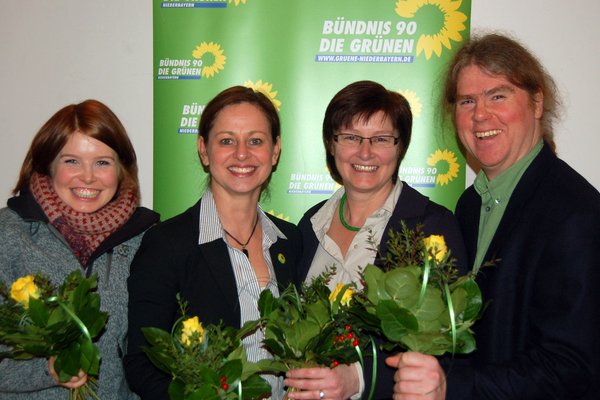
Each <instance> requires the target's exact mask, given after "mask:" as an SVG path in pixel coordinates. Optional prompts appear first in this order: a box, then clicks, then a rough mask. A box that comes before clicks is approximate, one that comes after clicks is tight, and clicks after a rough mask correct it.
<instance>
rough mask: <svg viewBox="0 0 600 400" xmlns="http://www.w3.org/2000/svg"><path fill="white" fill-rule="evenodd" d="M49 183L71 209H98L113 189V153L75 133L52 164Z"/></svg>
mask: <svg viewBox="0 0 600 400" xmlns="http://www.w3.org/2000/svg"><path fill="white" fill-rule="evenodd" d="M52 185H53V187H54V191H55V192H56V194H57V195H58V197H60V199H61V200H62V201H64V202H65V203H66V204H67V205H68V206H69V207H71V208H72V209H73V210H75V211H78V212H84V213H92V212H95V211H98V210H99V209H100V208H102V207H104V206H105V205H106V204H107V203H108V202H110V201H111V200H112V198H113V197H114V196H115V194H116V192H117V188H118V186H119V167H118V162H117V155H116V153H115V152H114V151H113V150H112V149H111V148H110V147H108V146H107V145H106V144H104V143H102V142H101V141H99V140H97V139H94V138H92V137H89V136H86V135H84V134H82V133H80V132H75V133H74V134H72V135H71V136H70V137H69V139H68V140H67V143H66V144H65V145H64V147H63V148H62V150H61V151H60V153H59V154H58V156H57V157H56V159H55V160H54V162H53V163H52Z"/></svg>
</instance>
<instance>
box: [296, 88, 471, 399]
mask: <svg viewBox="0 0 600 400" xmlns="http://www.w3.org/2000/svg"><path fill="white" fill-rule="evenodd" d="M411 128H412V114H411V110H410V106H409V104H408V102H407V100H406V99H405V98H404V97H402V96H401V95H400V94H398V93H396V92H392V91H389V90H387V89H386V88H384V87H383V86H382V85H380V84H378V83H376V82H371V81H359V82H354V83H352V84H350V85H348V86H346V87H345V88H343V89H342V90H341V91H339V92H338V93H337V94H336V95H335V96H334V98H333V99H332V100H331V102H330V103H329V105H328V107H327V110H326V112H325V118H324V121H323V143H324V145H325V150H326V153H327V155H326V159H327V166H328V168H329V171H330V173H331V177H332V178H333V179H334V180H335V181H336V182H338V183H339V184H341V185H343V187H342V188H340V189H339V190H338V191H337V192H336V193H334V194H333V196H332V197H331V198H330V199H329V200H327V201H324V202H321V203H319V204H317V205H315V206H314V207H312V208H311V209H309V210H308V211H307V212H306V214H305V215H304V217H303V218H302V219H301V221H300V223H299V227H300V230H301V231H302V235H303V240H304V242H303V244H304V251H305V253H304V257H303V258H304V259H303V262H302V263H301V266H300V274H301V277H305V280H307V281H310V280H311V279H312V277H314V276H317V275H319V274H320V273H322V272H323V271H324V270H325V269H326V268H327V267H329V266H332V265H335V266H336V274H335V275H334V276H333V278H332V280H331V281H330V282H329V285H330V287H331V288H332V289H333V288H334V287H335V286H336V284H338V283H344V284H345V283H349V282H355V283H356V284H357V285H358V286H359V287H360V286H361V283H360V271H361V269H362V268H364V267H365V266H366V265H367V264H368V263H377V260H376V256H377V252H376V251H375V250H373V249H372V247H373V246H372V245H370V243H372V240H373V239H374V240H375V243H378V244H379V251H380V253H381V254H384V253H385V251H386V242H387V240H388V232H389V230H390V228H391V229H394V230H396V231H398V230H399V229H400V223H401V221H404V222H405V223H406V224H407V226H408V227H409V228H411V229H414V228H415V227H416V226H417V225H418V224H422V225H423V230H424V232H425V234H426V235H429V234H438V235H444V236H445V239H446V241H447V244H448V246H449V248H450V249H451V250H452V253H453V254H454V255H455V256H457V258H458V259H459V262H460V260H463V259H465V257H464V248H463V243H462V237H461V236H460V233H459V228H458V225H457V223H456V221H455V219H454V216H453V215H452V213H451V212H450V211H449V210H447V209H446V208H444V207H442V206H440V205H438V204H435V203H433V202H431V201H429V199H428V198H427V197H425V196H423V195H421V194H420V193H418V192H417V191H416V190H415V189H413V188H411V187H410V186H408V185H407V184H406V183H403V182H402V181H400V180H398V170H399V168H400V163H401V161H402V159H403V158H404V155H405V154H406V150H407V149H408V145H409V143H410V137H411ZM384 358H385V355H380V356H379V357H378V360H381V361H380V362H378V365H377V375H376V376H377V379H376V388H375V392H374V398H376V399H381V398H391V397H392V386H393V373H394V371H395V369H392V368H388V367H386V366H385V365H384V361H383V360H384ZM372 369H373V368H372V365H371V366H368V365H365V371H364V372H365V376H364V377H363V376H362V371H361V368H360V366H359V365H358V364H357V365H340V366H338V367H336V368H333V369H329V368H305V369H298V370H293V371H290V372H288V374H287V379H286V382H285V383H286V385H288V386H289V387H295V388H299V389H301V390H302V391H299V392H292V393H290V394H289V398H290V399H324V398H326V399H348V398H352V399H354V398H360V396H361V394H362V393H369V391H370V386H371V383H372V382H371V374H372Z"/></svg>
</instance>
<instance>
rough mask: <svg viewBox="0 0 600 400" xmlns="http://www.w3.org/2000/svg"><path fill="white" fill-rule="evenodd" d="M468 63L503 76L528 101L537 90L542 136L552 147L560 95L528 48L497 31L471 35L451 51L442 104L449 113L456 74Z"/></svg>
mask: <svg viewBox="0 0 600 400" xmlns="http://www.w3.org/2000/svg"><path fill="white" fill-rule="evenodd" d="M470 65H474V66H477V67H479V68H482V69H484V70H486V71H488V72H489V73H491V74H493V75H501V76H504V77H505V78H506V79H508V81H509V82H511V83H512V84H513V85H515V86H517V87H518V88H520V89H523V90H525V91H526V92H528V93H529V98H530V101H531V102H533V101H535V96H536V95H537V94H539V93H541V94H542V96H543V101H544V111H543V113H542V118H541V119H540V127H541V131H542V137H543V139H544V140H545V141H546V142H548V144H549V145H550V146H551V147H552V148H553V149H554V148H555V144H554V128H553V123H554V120H555V119H557V118H558V115H559V110H560V106H561V101H560V95H559V92H558V89H557V87H556V84H555V82H554V79H552V77H551V76H550V75H549V74H548V73H547V72H546V70H545V69H544V67H543V66H542V64H541V63H540V61H539V60H538V59H537V58H536V57H535V56H534V55H533V54H532V53H531V52H530V51H529V50H527V49H526V48H525V47H524V46H523V45H522V44H520V43H518V42H517V41H516V40H514V39H512V38H510V37H508V36H505V35H500V34H497V33H488V34H484V35H482V36H474V37H473V38H471V39H470V40H469V41H468V42H467V43H465V45H464V46H463V47H462V48H460V49H459V50H458V52H457V53H456V54H455V55H454V58H453V59H452V61H451V62H450V64H449V66H448V70H447V73H446V80H445V84H444V92H443V96H442V108H443V109H445V110H446V111H447V112H449V113H450V115H454V107H455V105H456V97H457V86H458V76H459V74H460V72H461V71H462V69H463V68H465V67H468V66H470Z"/></svg>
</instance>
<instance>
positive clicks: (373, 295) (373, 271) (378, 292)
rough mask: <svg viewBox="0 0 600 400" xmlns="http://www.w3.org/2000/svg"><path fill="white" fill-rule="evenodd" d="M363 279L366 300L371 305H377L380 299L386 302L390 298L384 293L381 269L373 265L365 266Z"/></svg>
mask: <svg viewBox="0 0 600 400" xmlns="http://www.w3.org/2000/svg"><path fill="white" fill-rule="evenodd" d="M363 279H364V281H365V288H366V292H367V298H368V299H369V301H370V302H371V303H373V304H374V305H377V303H378V302H379V300H380V299H381V300H386V299H389V298H390V296H389V295H388V294H387V292H386V291H385V286H384V284H383V281H384V273H383V271H382V270H381V269H379V268H378V267H376V266H375V265H373V264H369V265H367V266H366V267H365V270H364V272H363Z"/></svg>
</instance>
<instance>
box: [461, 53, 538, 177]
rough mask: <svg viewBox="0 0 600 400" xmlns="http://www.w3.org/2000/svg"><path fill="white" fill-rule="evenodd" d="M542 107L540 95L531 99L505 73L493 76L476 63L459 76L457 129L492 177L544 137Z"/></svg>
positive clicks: (514, 161)
mask: <svg viewBox="0 0 600 400" xmlns="http://www.w3.org/2000/svg"><path fill="white" fill-rule="evenodd" d="M534 100H535V101H534ZM542 110H543V100H542V98H541V95H539V96H537V98H536V99H531V96H530V95H529V93H528V92H526V91H525V90H523V89H521V88H519V87H517V86H515V85H513V84H512V83H510V81H508V80H507V79H506V78H505V77H504V76H502V75H492V74H490V73H488V72H487V71H485V70H483V69H481V68H480V67H477V66H475V65H470V66H467V67H465V68H463V69H462V71H461V72H460V73H459V75H458V84H457V99H456V105H455V121H456V130H457V132H458V136H459V138H460V141H461V142H462V143H463V145H464V146H465V147H466V149H467V150H468V151H469V153H471V154H472V155H473V156H474V157H475V158H476V159H477V161H479V163H480V164H481V168H482V169H483V171H484V172H485V174H486V175H487V177H488V179H490V180H492V179H494V178H495V177H497V176H498V175H500V174H501V173H502V172H504V171H505V170H506V169H508V168H509V167H510V166H512V165H513V164H514V163H516V162H517V161H518V160H520V159H521V158H522V157H523V156H525V155H526V154H527V153H528V152H529V151H530V150H531V149H532V148H533V147H534V146H535V145H536V144H537V143H539V141H540V140H541V139H542V132H541V130H540V118H541V117H542Z"/></svg>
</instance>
